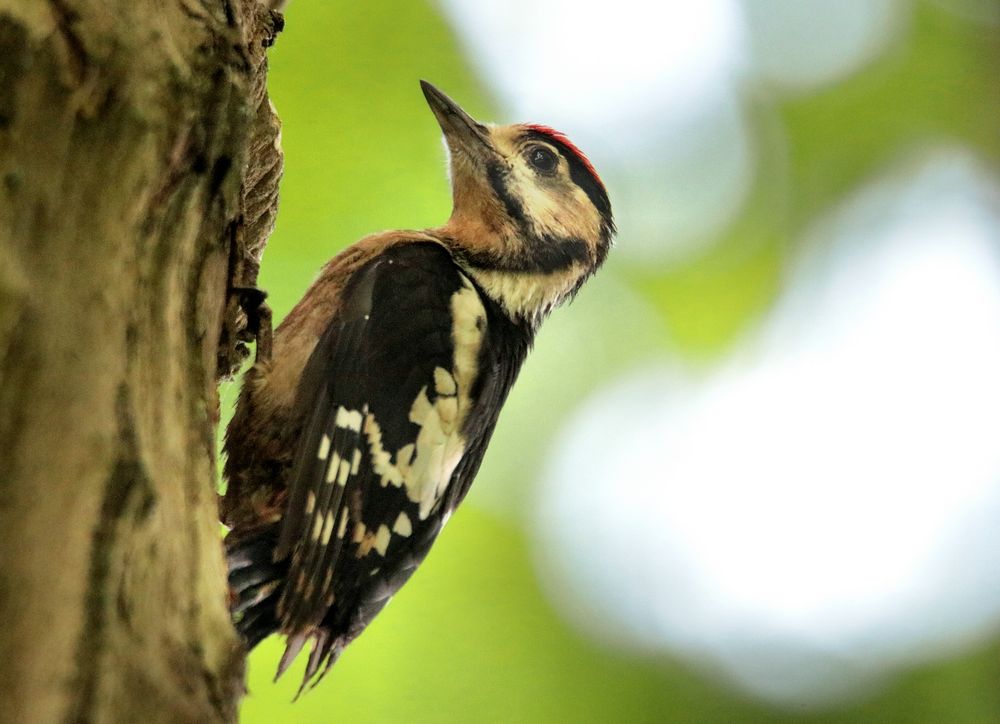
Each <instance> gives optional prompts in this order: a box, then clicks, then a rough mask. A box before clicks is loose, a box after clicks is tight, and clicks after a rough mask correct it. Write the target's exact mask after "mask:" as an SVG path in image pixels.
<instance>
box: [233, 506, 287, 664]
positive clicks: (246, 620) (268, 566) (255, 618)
mask: <svg viewBox="0 0 1000 724" xmlns="http://www.w3.org/2000/svg"><path fill="white" fill-rule="evenodd" d="M279 529H280V527H279V525H278V524H275V525H272V526H269V527H268V528H265V529H263V530H260V531H258V532H256V533H253V534H251V535H249V536H240V537H239V538H233V536H232V535H230V536H229V537H227V538H226V559H227V563H228V565H229V589H230V596H231V604H230V612H231V614H232V617H233V624H234V625H235V626H236V630H237V631H238V632H239V634H240V636H241V637H242V638H243V641H244V643H245V644H246V647H247V650H248V651H249V650H250V649H252V648H253V647H254V646H256V645H257V644H259V643H260V642H261V641H263V640H264V639H265V638H267V637H268V636H270V635H271V634H272V633H276V632H277V631H278V626H279V623H278V612H277V605H278V599H279V598H281V584H282V582H283V581H284V580H285V576H286V575H287V574H288V562H287V561H278V562H275V561H274V560H273V555H274V548H275V546H276V545H277V542H278V532H279Z"/></svg>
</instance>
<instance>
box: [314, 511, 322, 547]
mask: <svg viewBox="0 0 1000 724" xmlns="http://www.w3.org/2000/svg"><path fill="white" fill-rule="evenodd" d="M322 532H323V513H321V512H317V513H316V517H315V518H314V519H313V529H312V539H313V540H319V535H320V533H322Z"/></svg>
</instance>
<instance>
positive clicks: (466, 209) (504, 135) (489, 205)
mask: <svg viewBox="0 0 1000 724" xmlns="http://www.w3.org/2000/svg"><path fill="white" fill-rule="evenodd" d="M421 86H422V87H423V90H424V95H425V96H426V98H427V103H428V104H429V105H430V107H431V110H432V111H433V112H434V115H435V116H436V117H437V120H438V123H439V124H440V125H441V130H442V131H443V132H444V138H445V142H446V143H447V146H448V150H449V155H450V172H451V186H452V196H453V200H454V207H453V209H452V215H451V218H450V219H449V220H448V222H447V223H446V224H445V225H444V226H443V227H441V229H440V230H439V232H440V234H441V236H442V237H443V238H444V239H446V240H447V241H448V242H449V243H450V244H451V246H452V248H453V251H454V252H455V253H456V256H458V258H459V259H460V261H461V262H462V263H463V265H465V266H466V268H467V270H468V271H469V273H470V274H471V275H472V276H473V277H474V278H475V279H476V281H477V282H479V283H480V285H481V286H483V288H484V289H485V290H486V292H487V293H488V294H490V295H491V296H493V297H494V298H495V299H496V300H497V301H498V302H500V303H501V304H503V305H504V306H505V307H506V308H507V310H508V311H509V312H511V313H512V314H515V315H517V316H521V317H525V318H529V319H531V318H535V319H537V318H540V316H542V315H544V314H545V313H547V312H548V311H549V309H551V308H552V307H553V306H555V305H557V304H558V303H559V302H561V301H562V300H563V299H565V298H566V297H569V296H572V294H573V293H574V292H575V291H576V290H577V289H578V288H579V287H580V285H581V284H582V283H583V282H584V281H585V280H586V279H587V278H588V277H589V276H590V275H591V274H593V273H594V271H596V270H597V268H598V267H599V266H600V265H601V264H602V263H603V262H604V259H605V257H606V256H607V253H608V249H609V247H610V245H611V237H612V235H613V234H614V232H615V225H614V220H613V218H612V215H611V203H610V201H609V200H608V193H607V190H606V189H605V188H604V184H603V183H602V182H601V179H600V177H599V176H598V175H597V172H596V171H595V170H594V167H593V165H591V163H590V161H589V160H588V159H587V157H586V156H584V155H583V153H582V152H581V151H580V150H579V149H578V148H577V147H576V146H575V145H573V143H572V142H571V141H570V140H569V139H568V138H566V136H564V135H563V134H562V133H559V132H558V131H554V130H553V129H551V128H548V127H546V126H539V125H530V124H514V125H509V126H496V125H486V124H482V123H479V122H478V121H476V120H475V119H473V118H472V117H471V116H470V115H469V114H468V113H466V112H465V111H463V110H462V109H461V108H460V107H459V106H458V104H457V103H455V102H454V101H453V100H451V99H450V98H449V97H448V96H446V95H445V94H444V93H442V92H441V91H439V90H438V89H437V88H435V87H434V86H433V85H431V84H430V83H428V82H426V81H421Z"/></svg>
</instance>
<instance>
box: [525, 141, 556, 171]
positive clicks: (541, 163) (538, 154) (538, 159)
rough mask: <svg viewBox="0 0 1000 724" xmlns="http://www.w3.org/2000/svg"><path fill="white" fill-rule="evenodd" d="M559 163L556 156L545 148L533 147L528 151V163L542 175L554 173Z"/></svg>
mask: <svg viewBox="0 0 1000 724" xmlns="http://www.w3.org/2000/svg"><path fill="white" fill-rule="evenodd" d="M558 162H559V159H558V158H557V157H556V154H555V153H554V152H553V151H551V150H550V149H548V148H546V147H545V146H532V147H531V148H529V149H528V163H530V164H531V165H532V167H533V168H534V169H535V170H537V171H540V172H541V173H552V172H553V171H555V170H556V164H557V163H558Z"/></svg>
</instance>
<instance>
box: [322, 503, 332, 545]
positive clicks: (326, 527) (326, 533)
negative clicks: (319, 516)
mask: <svg viewBox="0 0 1000 724" xmlns="http://www.w3.org/2000/svg"><path fill="white" fill-rule="evenodd" d="M332 534H333V511H332V510H331V511H328V512H327V514H326V522H324V523H323V545H326V544H327V543H329V542H330V536H331V535H332Z"/></svg>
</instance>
